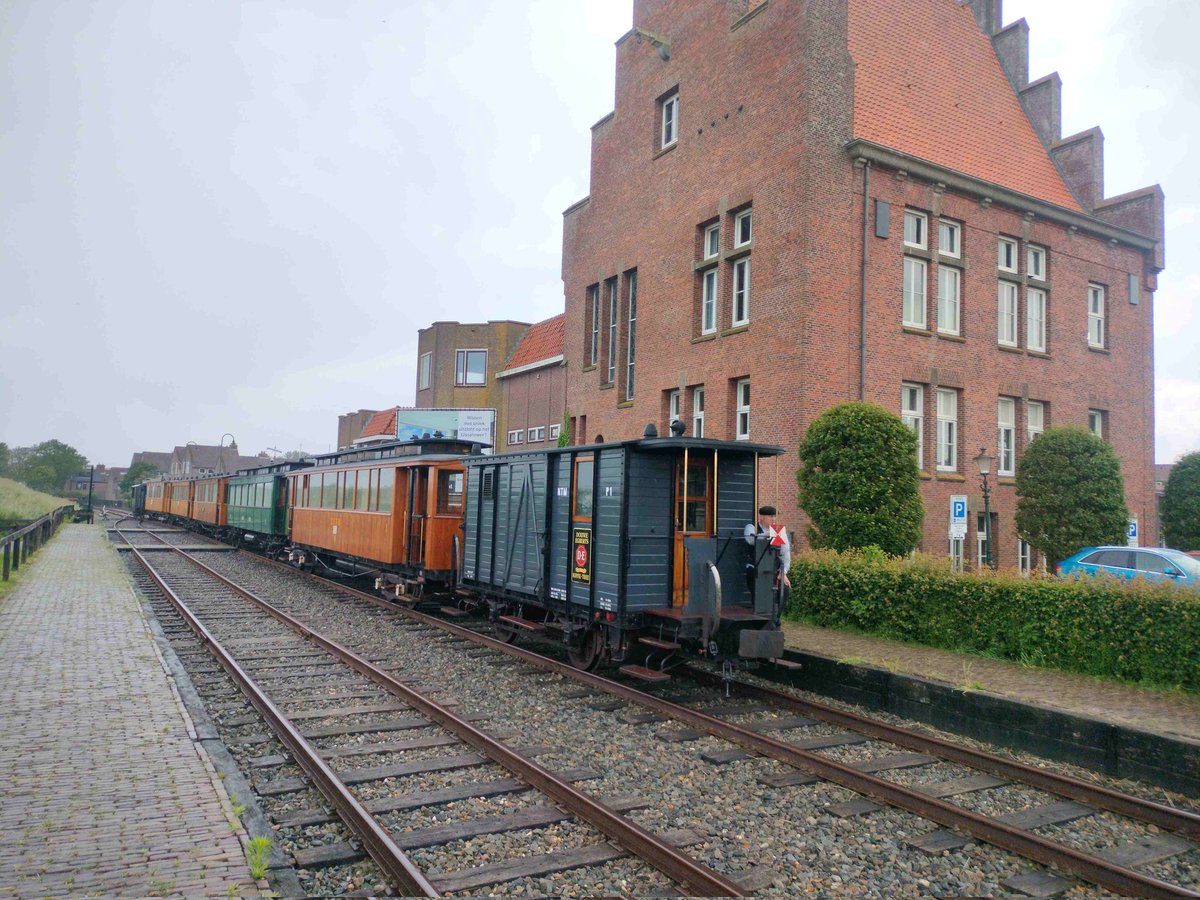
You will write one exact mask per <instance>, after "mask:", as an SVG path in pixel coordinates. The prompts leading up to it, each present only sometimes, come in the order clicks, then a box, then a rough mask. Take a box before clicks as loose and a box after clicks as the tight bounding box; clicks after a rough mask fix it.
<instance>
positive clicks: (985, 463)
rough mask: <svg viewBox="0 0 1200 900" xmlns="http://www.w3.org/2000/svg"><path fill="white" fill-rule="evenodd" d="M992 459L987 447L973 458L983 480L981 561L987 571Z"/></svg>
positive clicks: (989, 565) (988, 561)
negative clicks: (989, 484) (989, 477)
mask: <svg viewBox="0 0 1200 900" xmlns="http://www.w3.org/2000/svg"><path fill="white" fill-rule="evenodd" d="M992 462H993V460H992V457H990V456H988V452H987V447H980V448H979V455H978V456H977V457H975V465H977V466H978V467H979V477H980V478H982V479H983V561H984V563H986V564H987V567H988V568H989V569H991V568H994V566H993V565H992V506H991V497H992V493H991V491H990V490H988V476H989V475H991V474H992Z"/></svg>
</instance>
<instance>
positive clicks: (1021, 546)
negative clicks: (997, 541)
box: [1017, 539, 1038, 578]
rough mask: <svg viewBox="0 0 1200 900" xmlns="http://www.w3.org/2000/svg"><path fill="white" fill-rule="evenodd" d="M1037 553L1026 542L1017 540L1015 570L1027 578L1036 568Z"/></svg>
mask: <svg viewBox="0 0 1200 900" xmlns="http://www.w3.org/2000/svg"><path fill="white" fill-rule="evenodd" d="M1037 558H1038V553H1037V551H1036V550H1034V549H1033V545H1032V544H1030V543H1029V542H1028V541H1023V540H1020V539H1018V540H1017V568H1018V569H1020V571H1021V574H1022V575H1023V576H1025V577H1026V578H1028V577H1029V576H1030V575H1032V574H1033V570H1034V569H1035V568H1036V567H1037Z"/></svg>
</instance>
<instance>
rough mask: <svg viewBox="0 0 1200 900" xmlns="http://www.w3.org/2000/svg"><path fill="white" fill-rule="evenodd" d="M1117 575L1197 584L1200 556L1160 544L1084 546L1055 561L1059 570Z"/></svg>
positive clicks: (1069, 574) (1066, 572)
mask: <svg viewBox="0 0 1200 900" xmlns="http://www.w3.org/2000/svg"><path fill="white" fill-rule="evenodd" d="M1101 573H1105V574H1108V575H1115V576H1116V577H1118V578H1135V577H1137V576H1139V575H1140V576H1142V577H1143V578H1145V579H1146V580H1147V581H1152V582H1159V581H1168V582H1172V583H1174V584H1182V585H1186V586H1188V587H1192V588H1200V559H1197V558H1195V557H1192V556H1188V555H1187V554H1186V553H1183V552H1181V551H1179V550H1163V549H1161V548H1159V547H1084V548H1083V549H1082V550H1080V551H1079V552H1078V553H1076V554H1075V555H1074V556H1068V557H1067V558H1066V559H1064V560H1063V561H1062V562H1061V563H1059V564H1058V574H1059V575H1064V576H1071V575H1099V574H1101Z"/></svg>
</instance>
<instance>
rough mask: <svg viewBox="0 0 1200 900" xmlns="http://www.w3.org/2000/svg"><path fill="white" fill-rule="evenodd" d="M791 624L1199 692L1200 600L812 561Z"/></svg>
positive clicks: (1108, 586) (844, 558) (1061, 582)
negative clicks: (794, 621)
mask: <svg viewBox="0 0 1200 900" xmlns="http://www.w3.org/2000/svg"><path fill="white" fill-rule="evenodd" d="M791 580H792V593H791V600H790V603H789V607H788V617H789V618H793V619H803V620H804V621H808V622H812V623H813V624H816V625H822V626H826V627H831V628H845V627H850V628H853V629H857V630H860V631H864V632H867V633H869V634H875V635H879V636H880V637H885V638H894V639H897V640H903V641H911V642H913V643H918V644H925V645H928V646H932V647H941V648H944V649H948V650H958V651H965V652H971V653H983V654H987V655H989V656H995V657H1000V658H1002V659H1011V660H1016V661H1019V662H1023V663H1027V664H1031V665H1038V666H1046V667H1050V668H1056V669H1062V670H1064V671H1068V672H1079V673H1082V674H1085V675H1100V676H1104V677H1108V678H1117V679H1121V680H1123V681H1132V682H1145V683H1149V684H1155V685H1170V686H1175V687H1178V688H1180V689H1182V690H1186V691H1192V692H1200V592H1192V591H1186V590H1181V589H1179V588H1177V587H1175V586H1173V585H1152V584H1148V583H1144V582H1140V581H1139V582H1134V583H1133V584H1129V583H1116V582H1114V581H1113V580H1111V579H1107V578H1089V579H1059V578H1021V577H1019V576H1016V575H1009V574H993V573H990V572H987V573H982V574H971V575H959V574H955V573H954V572H951V571H950V568H949V565H948V562H946V561H943V560H934V559H930V558H927V557H921V556H917V557H916V558H914V559H888V558H886V557H884V556H883V554H882V553H880V552H878V551H875V552H874V553H872V552H870V551H869V550H868V551H866V552H863V553H841V554H839V553H836V552H834V551H811V552H807V553H804V554H801V555H800V556H799V557H798V558H797V559H796V560H795V561H794V563H793V564H792V569H791Z"/></svg>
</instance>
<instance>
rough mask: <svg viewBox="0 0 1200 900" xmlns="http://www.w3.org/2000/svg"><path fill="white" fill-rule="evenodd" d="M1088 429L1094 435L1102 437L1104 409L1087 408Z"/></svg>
mask: <svg viewBox="0 0 1200 900" xmlns="http://www.w3.org/2000/svg"><path fill="white" fill-rule="evenodd" d="M1088 431H1090V432H1091V433H1092V434H1094V435H1095V436H1096V437H1098V438H1101V439H1103V437H1104V410H1102V409H1089V410H1088Z"/></svg>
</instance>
